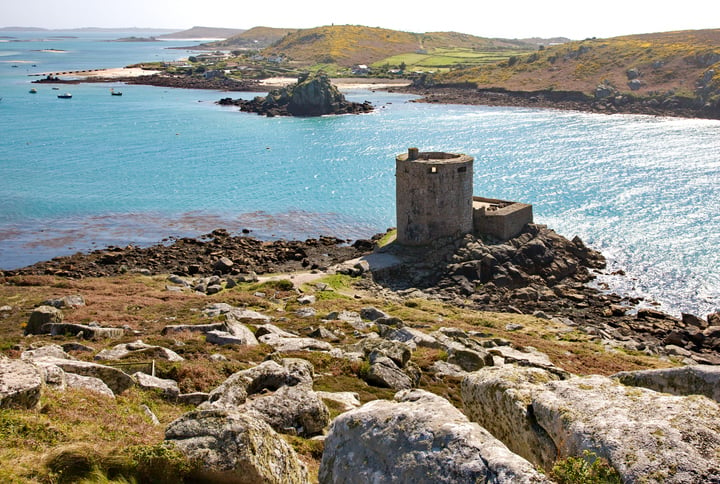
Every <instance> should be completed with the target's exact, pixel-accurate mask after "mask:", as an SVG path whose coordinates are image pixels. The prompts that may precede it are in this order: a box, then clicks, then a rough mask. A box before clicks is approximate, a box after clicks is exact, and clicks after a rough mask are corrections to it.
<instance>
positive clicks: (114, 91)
mask: <svg viewBox="0 0 720 484" xmlns="http://www.w3.org/2000/svg"><path fill="white" fill-rule="evenodd" d="M110 95H111V96H122V91H116V90H115V89H112V88H111V89H110Z"/></svg>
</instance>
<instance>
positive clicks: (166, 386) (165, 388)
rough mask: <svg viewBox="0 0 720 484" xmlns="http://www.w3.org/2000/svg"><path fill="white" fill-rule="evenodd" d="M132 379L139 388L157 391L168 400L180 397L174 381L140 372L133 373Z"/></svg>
mask: <svg viewBox="0 0 720 484" xmlns="http://www.w3.org/2000/svg"><path fill="white" fill-rule="evenodd" d="M132 377H133V379H134V380H135V381H136V382H137V384H138V386H139V387H140V388H144V389H146V390H155V391H158V392H160V393H161V394H162V396H163V397H165V398H167V399H168V400H175V399H177V397H178V395H180V388H179V387H178V384H177V382H176V381H175V380H170V379H167V378H158V377H156V376H152V375H148V374H147V373H143V372H141V371H138V372H136V373H133V375H132Z"/></svg>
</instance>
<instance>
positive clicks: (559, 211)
mask: <svg viewBox="0 0 720 484" xmlns="http://www.w3.org/2000/svg"><path fill="white" fill-rule="evenodd" d="M53 34H56V33H53ZM0 35H9V36H16V37H22V38H24V39H32V38H37V37H42V36H47V34H46V33H36V32H34V33H31V34H18V33H4V34H0ZM68 35H75V36H78V34H68ZM132 35H138V34H137V33H133V34H132ZM23 36H24V37H23ZM122 36H123V35H118V34H117V33H113V34H112V35H110V36H108V34H100V33H93V34H82V35H80V38H77V39H58V40H54V41H26V42H0V97H2V101H0V268H3V269H11V268H17V267H21V266H24V265H28V264H31V263H33V262H36V261H39V260H44V259H48V258H52V257H54V256H57V255H63V254H70V253H73V252H76V251H79V250H91V249H94V248H99V247H103V246H106V245H110V244H114V245H127V244H139V245H142V244H152V243H157V242H159V241H161V240H163V239H167V238H169V237H180V236H187V235H199V234H203V233H207V232H209V231H210V230H212V229H214V228H218V227H225V228H228V229H229V230H230V231H232V232H239V231H240V230H241V229H243V228H247V229H251V230H252V233H253V234H254V235H256V236H259V237H266V238H272V237H290V238H305V237H310V236H317V235H336V236H339V237H342V238H350V239H352V238H358V237H367V236H370V235H372V234H374V233H377V232H382V231H384V230H385V229H386V228H388V227H391V226H393V225H395V220H394V217H395V215H394V213H395V208H394V193H395V177H394V158H395V155H396V154H398V153H401V152H404V151H405V150H407V148H408V147H410V146H417V147H419V148H420V149H421V150H423V151H450V152H462V153H467V154H469V155H471V156H474V157H475V160H476V161H475V193H476V194H477V195H483V196H488V197H496V198H504V199H510V200H520V201H524V202H527V203H532V204H533V205H534V213H535V218H536V221H537V222H539V223H544V224H547V225H549V226H550V227H552V228H554V229H555V230H557V231H558V232H559V233H561V234H563V235H565V236H568V237H573V236H574V235H579V236H580V237H581V238H582V239H583V240H584V241H585V242H586V243H587V244H589V245H591V246H592V247H594V248H597V249H599V250H601V251H602V252H603V253H604V254H605V255H606V256H607V257H608V259H609V262H610V267H609V271H608V272H611V271H614V270H617V269H622V270H623V271H625V275H624V276H619V275H616V276H610V275H605V276H602V277H601V280H602V281H603V282H607V283H608V284H609V285H610V286H611V288H612V289H613V290H615V291H619V292H621V293H623V294H630V295H639V296H643V297H646V298H648V301H650V300H653V301H657V302H659V303H661V308H662V309H664V310H666V311H669V312H672V313H675V314H677V313H679V312H680V311H686V312H692V313H695V314H700V315H705V314H706V313H708V312H711V311H717V310H720V257H719V256H718V252H717V250H718V247H720V212H719V209H720V193H719V192H720V190H718V189H719V188H720V122H718V121H708V120H692V119H678V118H659V117H649V116H631V115H615V116H607V115H598V114H588V113H579V112H569V111H556V110H535V109H519V108H498V107H481V106H455V105H427V104H420V103H413V102H411V100H412V99H413V97H412V96H408V95H402V94H393V93H386V92H380V91H377V92H371V91H366V90H358V91H348V92H347V93H346V95H347V96H348V98H350V99H352V100H356V101H364V100H370V101H372V102H373V104H374V105H375V106H376V108H377V110H376V111H375V112H374V113H372V114H368V115H361V116H340V117H322V118H263V117H259V116H257V115H254V114H245V113H240V112H238V111H237V109H236V108H228V107H221V106H218V105H216V104H215V101H217V100H218V99H220V98H222V97H227V96H228V93H222V92H215V91H197V90H178V89H167V88H156V87H149V86H124V85H120V84H80V85H71V86H60V89H61V91H71V92H72V94H73V99H71V100H63V99H58V98H57V93H58V91H53V90H52V89H51V86H48V85H39V86H36V87H37V88H38V93H37V94H29V93H28V90H29V88H30V87H32V86H31V85H30V81H31V80H32V79H34V78H33V77H30V76H29V75H30V74H33V73H35V72H49V71H57V70H76V69H86V68H98V67H120V66H124V65H128V64H131V63H135V62H139V61H147V60H158V59H162V60H171V59H175V58H180V57H183V56H187V55H188V51H184V50H169V49H167V48H166V47H169V46H178V45H181V43H177V42H175V43H112V42H102V41H101V40H102V39H103V38H116V37H122ZM43 49H61V50H64V51H66V52H64V53H49V52H42V50H43ZM32 64H35V67H32ZM13 65H17V66H18V67H12V66H13ZM113 87H114V88H116V89H121V90H122V91H123V96H122V97H119V96H110V95H109V89H110V88H113ZM230 95H231V96H233V97H251V96H254V95H256V94H255V93H232V94H230Z"/></svg>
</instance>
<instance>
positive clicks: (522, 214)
mask: <svg viewBox="0 0 720 484" xmlns="http://www.w3.org/2000/svg"><path fill="white" fill-rule="evenodd" d="M473 161H474V159H473V157H471V156H468V155H465V154H460V153H444V152H420V151H419V150H418V149H417V148H409V149H408V152H407V153H402V154H400V155H398V156H397V157H396V158H395V162H396V170H395V177H396V192H395V193H396V201H395V203H396V210H397V242H398V243H400V244H404V245H413V246H423V245H428V244H431V243H432V242H433V241H435V240H438V239H442V238H446V237H461V236H463V235H465V234H470V233H472V234H475V235H487V236H491V237H494V238H496V239H500V240H507V239H510V238H512V237H514V236H516V235H517V234H518V233H520V231H522V228H523V227H524V226H525V224H527V223H532V221H533V215H532V205H528V204H524V203H518V202H510V201H505V200H497V199H490V198H482V197H474V196H473Z"/></svg>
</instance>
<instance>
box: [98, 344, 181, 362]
mask: <svg viewBox="0 0 720 484" xmlns="http://www.w3.org/2000/svg"><path fill="white" fill-rule="evenodd" d="M131 357H132V358H147V359H156V360H166V361H184V358H183V357H182V356H180V355H178V354H177V353H175V352H174V351H173V350H170V349H168V348H163V347H162V346H153V345H149V344H145V343H143V342H142V341H140V340H137V341H135V342H133V343H123V344H119V345H115V346H113V347H112V348H111V349H105V350H102V351H100V352H99V353H98V354H96V355H95V359H96V360H122V359H125V358H131Z"/></svg>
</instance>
